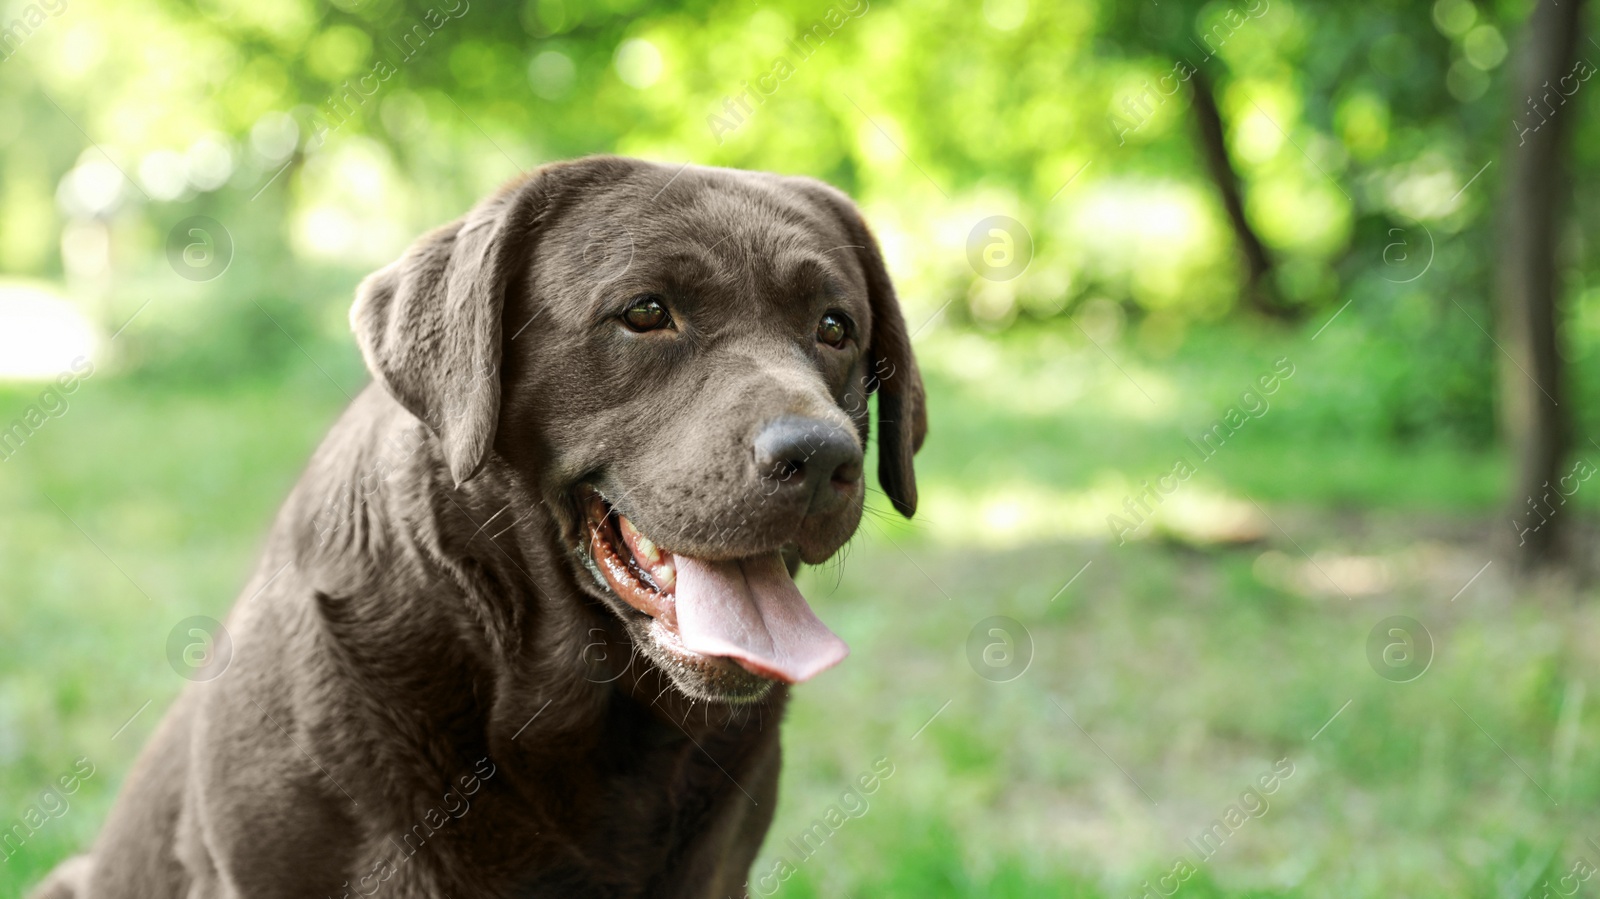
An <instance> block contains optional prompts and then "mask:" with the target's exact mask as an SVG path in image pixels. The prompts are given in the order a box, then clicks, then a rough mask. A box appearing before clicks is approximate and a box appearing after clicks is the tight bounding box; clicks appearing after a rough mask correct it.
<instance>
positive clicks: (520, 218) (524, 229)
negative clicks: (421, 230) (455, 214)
mask: <svg viewBox="0 0 1600 899" xmlns="http://www.w3.org/2000/svg"><path fill="white" fill-rule="evenodd" d="M543 180H544V179H543V176H542V175H535V176H533V177H532V178H529V179H527V180H526V181H523V182H522V183H520V184H514V185H511V186H508V187H507V188H505V189H503V190H501V191H500V192H499V193H497V194H495V195H494V196H492V197H490V198H489V199H487V200H484V201H483V202H482V203H479V204H478V206H477V207H476V208H474V209H473V210H472V211H471V212H469V213H468V214H467V215H466V216H464V217H462V218H460V219H458V220H456V221H454V222H452V223H450V224H448V225H445V226H444V227H442V228H439V229H436V230H434V231H433V232H431V233H429V234H427V235H424V236H423V237H421V238H419V239H418V240H417V241H416V243H413V244H412V245H411V246H410V248H408V249H407V250H406V252H405V255H403V256H401V257H400V259H398V260H397V261H395V262H392V263H390V264H389V265H387V266H385V267H384V268H382V269H379V270H378V271H376V272H374V273H372V274H371V275H368V276H367V278H366V280H364V281H362V282H361V286H360V287H359V288H357V290H356V302H355V305H354V306H352V307H351V309H350V324H351V327H352V328H354V330H355V333H356V341H357V342H358V343H359V344H360V345H361V353H362V355H363V356H364V357H366V361H367V368H369V369H371V371H372V375H373V377H374V378H376V379H377V380H378V381H379V383H381V384H382V385H383V386H384V388H385V389H387V390H388V391H389V393H390V395H392V396H393V397H394V398H395V399H396V400H397V401H399V403H400V404H401V405H402V406H404V407H405V408H406V410H407V411H409V412H410V413H411V414H412V415H415V416H416V417H417V418H418V419H420V420H421V421H422V422H423V423H424V424H426V425H427V426H428V427H429V428H431V429H432V430H433V432H434V434H435V435H437V436H438V438H439V444H440V446H441V447H443V449H444V455H445V461H446V462H447V463H448V464H449V466H450V474H451V476H452V477H454V478H455V482H456V485H457V486H460V485H461V484H462V483H464V482H466V481H467V480H468V479H470V478H471V477H472V476H473V475H475V474H477V472H478V470H479V469H480V468H482V467H483V463H484V461H485V460H486V459H487V458H488V455H489V448H490V446H492V445H493V444H494V435H495V430H496V429H497V428H498V426H499V422H500V335H501V320H502V313H503V311H504V308H505V295H506V290H507V288H508V286H509V285H510V283H511V282H512V280H513V278H514V275H515V273H516V271H517V269H518V268H519V267H520V266H522V265H523V264H524V260H526V259H527V258H528V257H527V254H528V246H527V244H528V243H529V242H530V238H531V237H532V235H533V232H534V229H535V227H536V225H537V223H538V220H539V218H540V215H541V213H542V211H543V209H544V205H545V204H544V191H543Z"/></svg>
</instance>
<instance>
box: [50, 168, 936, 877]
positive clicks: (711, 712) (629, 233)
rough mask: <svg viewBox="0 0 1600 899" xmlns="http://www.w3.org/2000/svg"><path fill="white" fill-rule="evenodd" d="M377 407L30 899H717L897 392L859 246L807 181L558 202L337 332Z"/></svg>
mask: <svg viewBox="0 0 1600 899" xmlns="http://www.w3.org/2000/svg"><path fill="white" fill-rule="evenodd" d="M351 321H352V323H353V325H354V328H355V333H356V337H357V340H358V341H359V343H360V345H361V350H362V352H363V354H364V355H365V357H366V361H367V364H368V366H369V368H370V369H371V371H372V374H373V378H374V382H375V383H373V384H372V385H370V386H368V387H367V388H366V389H365V390H364V391H363V392H362V393H361V395H360V396H359V397H357V398H356V399H355V401H354V402H353V403H352V404H351V406H350V408H349V409H348V410H347V411H346V412H345V413H344V415H343V416H342V418H341V419H340V420H339V422H338V424H337V425H335V426H334V428H333V431H332V432H331V433H330V434H329V435H328V437H327V439H326V441H325V442H324V443H323V445H322V447H321V448H320V449H319V450H318V451H317V453H316V455H315V456H314V457H313V459H312V461H311V464H310V467H309V468H308V470H307V471H306V473H305V475H304V476H303V477H302V479H301V481H300V483H299V485H298V486H297V487H296V488H295V490H294V492H293V493H292V494H291V496H290V497H289V500H288V501H287V503H286V504H285V505H284V507H283V510H282V512H281V513H280V515H279V517H278V520H277V524H276V526H275V527H274V529H273V531H272V533H271V536H270V538H269V540H268V545H267V548H266V551H265V554H264V557H263V559H262V561H261V564H260V568H259V570H258V573H257V575H256V576H255V578H254V580H253V581H252V582H251V584H249V585H248V586H247V588H246V590H245V593H244V597H245V598H244V599H243V600H242V601H241V602H240V603H239V604H238V605H237V606H236V607H235V609H234V610H233V612H232V614H231V616H230V617H229V619H228V622H227V629H228V631H229V632H230V633H231V635H232V643H233V656H232V663H231V666H230V667H228V668H227V670H226V671H225V672H224V673H223V674H222V675H221V676H220V677H217V678H216V679H214V680H210V681H207V682H203V683H194V684H191V685H190V687H189V688H188V689H187V690H186V691H185V692H184V693H183V694H182V695H181V696H180V698H179V699H178V701H177V703H176V704H175V705H174V706H173V708H172V709H171V711H170V712H169V713H168V714H167V716H166V718H165V720H164V721H163V722H162V723H161V725H160V727H159V729H158V730H157V731H156V733H155V735H154V736H153V737H152V738H151V741H150V745H149V746H148V747H147V748H146V749H145V752H144V754H143V755H142V756H141V758H140V759H139V761H138V763H137V764H136V766H135V767H134V769H133V770H132V772H131V773H130V774H129V776H128V779H127V783H126V784H125V785H124V787H123V792H122V795H121V797H120V798H119V800H118V802H117V804H116V806H115V807H114V809H113V810H112V812H111V815H110V818H109V821H108V822H107V824H106V827H105V831H104V833H103V834H102V836H101V838H100V841H99V843H98V844H97V845H96V846H95V848H94V850H93V852H92V853H91V854H90V855H88V856H82V857H79V858H77V859H74V860H72V861H70V862H68V863H66V864H64V865H63V866H62V867H61V868H60V869H58V871H57V872H56V873H55V874H53V875H52V877H51V879H50V880H49V881H48V882H47V883H46V884H45V885H43V886H42V887H41V888H40V891H39V893H38V894H37V895H39V896H44V897H51V899H56V897H79V899H84V897H87V899H122V897H128V899H169V897H172V899H175V897H190V899H200V897H206V899H210V897H229V899H232V897H241V899H306V897H324V896H326V897H332V899H342V897H353V896H357V895H360V896H375V895H380V894H381V895H382V896H384V897H386V899H421V897H447V896H448V897H456V899H465V897H526V899H532V897H563V899H564V897H571V896H585V897H587V896H607V897H624V896H627V897H651V899H661V897H719V899H721V897H726V896H730V895H734V896H742V895H745V894H746V886H745V880H746V877H747V873H748V871H749V869H750V865H751V863H752V861H753V859H754V858H755V854H756V851H757V850H758V849H759V847H760V845H761V840H762V837H763V835H764V834H765V832H766V830H767V827H768V825H769V823H770V822H771V819H772V813H773V806H774V805H775V803H776V798H777V783H778V767H779V744H778V723H779V720H780V719H781V718H782V715H783V708H784V703H785V699H786V695H787V686H788V685H790V684H795V683H799V682H800V681H803V680H806V679H807V678H809V677H811V676H813V675H815V674H816V673H818V672H819V671H822V670H823V669H825V668H827V667H829V666H830V665H833V664H835V663H837V662H838V661H839V660H840V659H842V658H843V657H844V655H845V652H846V649H845V646H844V643H843V642H842V641H841V640H840V639H839V638H838V637H837V636H835V635H834V634H833V633H832V632H831V631H830V630H828V628H827V627H825V626H824V625H823V624H822V623H821V622H820V621H819V620H818V619H817V617H816V616H815V615H814V614H812V612H811V609H810V607H809V606H808V605H807V604H806V601H805V599H804V598H803V597H801V595H800V593H799V591H798V590H797V589H796V588H795V585H794V581H793V579H792V575H793V572H794V570H795V568H796V567H797V566H798V564H799V563H800V562H805V563H811V564H815V563H819V562H822V561H824V560H825V559H827V558H829V557H830V556H832V555H833V554H834V553H835V552H836V551H837V550H838V549H839V548H840V547H841V546H842V545H843V544H844V543H845V541H846V540H848V539H849V538H850V536H851V534H852V533H853V532H854V531H855V529H856V526H857V525H858V523H859V521H860V518H861V512H862V501H863V494H864V493H865V491H866V489H867V487H866V482H865V480H864V478H863V476H862V458H863V447H864V446H865V444H866V442H867V432H868V413H867V395H868V394H870V393H874V392H875V393H876V394H877V397H878V422H879V434H878V440H879V449H878V477H879V481H880V483H881V485H882V487H883V490H884V493H885V494H887V497H888V499H889V501H890V502H891V503H892V504H893V505H894V507H895V508H896V509H898V510H899V511H900V512H901V513H903V514H905V515H908V516H909V515H911V514H912V512H913V511H914V510H915V508H916V503H917V494H916V485H915V481H914V479H913V473H912V454H913V453H914V452H915V451H916V450H917V448H918V447H919V446H920V444H921V442H922V439H923V435H924V433H925V431H926V419H925V413H924V403H923V390H922V383H921V380H920V378H919V376H918V373H917V367H916V363H915V361H914V360H913V358H912V354H911V346H910V338H909V335H908V334H907V332H906V327H905V323H904V321H903V319H902V318H901V315H900V311H899V308H898V305H897V301H896V299H895V294H894V289H893V287H892V286H891V285H890V282H889V277H888V274H887V273H886V271H885V269H884V264H883V260H882V257H881V256H880V255H879V251H878V248H877V245H876V244H875V242H874V241H873V238H872V236H871V235H870V233H869V232H868V230H867V228H866V226H865V225H864V224H863V223H862V220H861V217H860V216H859V214H858V213H857V212H856V211H855V209H854V207H853V206H852V204H851V203H850V201H849V200H848V199H846V197H845V196H844V195H843V194H841V193H839V192H838V191H836V190H834V189H832V188H830V187H828V186H826V185H824V184H821V183H820V182H817V181H812V180H809V179H805V178H789V177H779V176H776V175H769V174H760V173H754V172H739V171H730V170H724V169H711V168H700V167H694V166H687V167H684V168H681V169H680V168H674V167H667V166H660V165H654V164H650V163H645V162H638V161H634V160H627V159H617V158H609V157H603V158H590V159H583V160H579V161H575V162H568V163H562V164H556V165H551V166H548V167H545V168H543V169H541V170H539V171H538V172H536V173H535V174H533V175H531V176H528V177H526V178H523V179H520V180H518V181H516V182H514V183H512V184H510V185H508V186H507V187H506V188H504V189H503V190H501V191H500V192H499V193H498V194H496V195H495V196H493V197H491V198H489V199H487V200H485V201H484V202H482V203H481V204H479V205H478V206H477V207H476V208H474V209H473V210H472V211H471V212H470V213H468V214H467V215H466V216H465V217H464V218H462V219H459V220H457V221H455V222H453V223H451V224H449V225H447V226H445V227H443V228H440V229H439V230H437V231H434V232H433V233H431V234H429V235H427V236H426V237H423V238H422V239H421V240H419V241H418V242H417V243H416V244H415V245H413V246H412V247H411V248H410V249H409V250H408V251H407V252H406V254H405V255H404V256H403V257H402V258H401V259H400V260H399V261H397V262H395V263H393V264H391V265H390V266H388V267H387V268H384V269H382V270H380V271H378V272H377V273H375V274H373V275H372V276H370V277H369V278H367V279H366V281H364V282H363V283H362V285H361V287H360V289H359V292H358V296H357V299H356V303H355V307H354V309H353V311H352V313H351Z"/></svg>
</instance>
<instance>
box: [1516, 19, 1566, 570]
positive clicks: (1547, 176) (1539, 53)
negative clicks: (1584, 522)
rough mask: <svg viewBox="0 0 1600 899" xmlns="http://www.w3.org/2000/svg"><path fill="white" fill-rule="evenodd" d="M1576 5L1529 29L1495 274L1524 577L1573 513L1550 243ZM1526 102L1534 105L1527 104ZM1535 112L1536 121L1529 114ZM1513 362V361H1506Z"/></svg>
mask: <svg viewBox="0 0 1600 899" xmlns="http://www.w3.org/2000/svg"><path fill="white" fill-rule="evenodd" d="M1582 6H1583V2H1582V0H1562V2H1561V3H1560V4H1559V5H1557V4H1555V3H1544V2H1541V3H1539V4H1537V5H1536V6H1534V9H1533V13H1532V15H1531V16H1530V17H1529V19H1528V25H1527V32H1526V35H1525V37H1524V39H1523V44H1522V47H1521V54H1520V58H1519V59H1518V61H1517V62H1518V67H1517V71H1516V75H1515V78H1514V81H1513V84H1512V91H1511V103H1512V113H1513V115H1512V131H1513V135H1512V139H1511V141H1510V144H1509V147H1508V149H1507V152H1506V154H1505V156H1504V159H1505V167H1506V174H1505V195H1504V199H1503V204H1504V205H1503V209H1502V216H1501V223H1502V224H1501V229H1502V230H1501V235H1500V238H1501V239H1500V259H1499V270H1498V272H1497V275H1498V278H1497V282H1498V283H1497V285H1496V286H1497V290H1496V294H1497V297H1496V299H1497V303H1498V308H1497V312H1498V320H1499V331H1500V336H1501V345H1502V347H1503V348H1504V351H1505V352H1504V353H1503V354H1502V355H1501V357H1500V359H1501V364H1500V407H1501V408H1500V411H1501V419H1502V425H1503V427H1504V430H1505V436H1506V440H1507V443H1508V444H1509V446H1510V449H1511V451H1512V454H1513V465H1514V466H1515V469H1514V473H1513V477H1512V488H1511V491H1512V492H1511V499H1510V506H1511V518H1512V530H1513V532H1514V537H1513V539H1512V546H1513V553H1514V555H1515V557H1516V559H1517V562H1518V564H1519V566H1520V567H1521V568H1523V569H1528V568H1532V567H1536V566H1538V565H1540V564H1541V563H1544V562H1548V561H1550V560H1552V559H1554V558H1556V557H1558V556H1559V555H1560V554H1561V550H1562V539H1561V535H1562V533H1563V532H1564V531H1565V529H1566V525H1567V523H1568V522H1567V520H1568V519H1569V518H1570V517H1571V516H1572V515H1573V514H1575V510H1574V509H1571V508H1568V507H1565V506H1563V505H1562V503H1564V502H1565V498H1564V497H1563V496H1562V494H1561V493H1559V492H1558V491H1557V489H1556V486H1557V485H1558V484H1559V479H1560V476H1561V472H1560V470H1559V468H1560V465H1561V464H1562V461H1563V458H1564V457H1565V455H1566V453H1567V449H1568V441H1569V438H1570V435H1569V427H1568V421H1567V410H1566V409H1565V408H1564V407H1563V406H1562V405H1561V400H1562V398H1563V397H1564V396H1565V393H1566V391H1565V385H1564V383H1563V375H1562V365H1561V356H1560V354H1559V352H1558V351H1557V347H1556V340H1557V338H1556V325H1557V322H1558V318H1557V306H1558V304H1557V291H1558V289H1559V284H1558V282H1559V270H1558V268H1557V250H1556V243H1557V239H1558V232H1559V229H1560V222H1561V200H1562V198H1563V197H1564V195H1565V194H1566V193H1567V191H1568V189H1569V188H1568V183H1567V178H1566V176H1565V171H1564V169H1565V167H1564V165H1563V161H1564V160H1563V156H1564V153H1563V149H1564V146H1565V141H1564V137H1565V136H1566V133H1567V132H1568V130H1569V127H1570V120H1571V119H1572V117H1573V116H1575V115H1577V114H1578V104H1576V103H1574V104H1571V105H1566V101H1567V98H1568V95H1566V94H1564V93H1563V92H1562V90H1561V89H1560V87H1561V86H1562V84H1563V81H1562V79H1563V76H1568V77H1567V79H1566V80H1567V81H1568V82H1571V83H1572V84H1573V85H1574V88H1573V93H1576V91H1577V89H1578V87H1581V84H1580V83H1579V81H1578V79H1577V78H1575V77H1573V76H1571V73H1572V71H1573V62H1574V59H1575V55H1576V54H1575V51H1576V45H1577V41H1578V35H1579V31H1580V29H1579V25H1580V22H1581V20H1582ZM1530 101H1531V102H1530ZM1535 110H1537V111H1535ZM1508 357H1509V358H1508Z"/></svg>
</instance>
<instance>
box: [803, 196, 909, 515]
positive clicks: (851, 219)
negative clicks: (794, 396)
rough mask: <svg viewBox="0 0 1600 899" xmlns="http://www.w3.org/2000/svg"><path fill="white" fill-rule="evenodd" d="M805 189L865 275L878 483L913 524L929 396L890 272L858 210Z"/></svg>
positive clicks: (842, 200)
mask: <svg viewBox="0 0 1600 899" xmlns="http://www.w3.org/2000/svg"><path fill="white" fill-rule="evenodd" d="M803 183H804V184H805V185H806V186H807V187H809V188H811V189H812V190H811V192H812V194H813V195H814V196H818V197H819V199H821V201H822V202H823V204H824V206H825V208H827V209H829V210H830V211H831V212H832V213H833V215H834V216H836V217H837V218H838V219H839V221H840V223H841V224H842V225H843V226H844V230H845V233H846V234H847V235H848V236H849V238H850V243H851V245H852V248H853V249H854V250H855V252H856V259H857V260H859V261H860V263H861V267H862V269H863V271H864V272H865V274H866V279H867V301H868V303H869V304H870V305H871V307H872V322H871V325H870V327H869V328H868V330H869V332H870V338H869V340H868V344H869V345H868V346H867V364H868V367H869V368H868V372H867V391H868V392H869V393H871V392H873V391H876V392H877V394H878V482H879V483H881V484H882V485H883V492H884V493H886V494H888V496H889V502H891V503H893V504H894V507H895V509H896V510H898V511H899V512H900V514H901V515H904V516H906V517H907V518H910V517H911V516H912V515H913V514H915V513H916V511H917V473H916V470H915V469H914V468H913V467H912V461H911V457H912V456H913V455H915V454H916V452H917V450H919V449H921V448H922V441H923V440H924V439H925V438H926V437H927V436H928V409H927V400H926V394H925V392H924V390H923V387H922V374H921V373H920V372H918V371H917V360H916V357H915V356H913V355H912V353H911V335H910V333H908V332H907V330H906V322H905V318H904V317H902V316H901V314H900V301H899V299H898V298H896V296H895V292H894V283H893V282H891V281H890V280H889V269H888V267H887V266H885V265H884V264H883V252H882V251H881V250H879V249H878V241H877V239H876V238H874V237H873V236H872V231H871V230H870V229H868V228H867V223H866V222H865V221H864V220H863V219H862V218H861V213H860V212H858V211H856V208H855V204H854V203H852V202H850V200H849V198H847V197H846V196H845V195H844V194H842V193H840V192H839V191H838V190H836V189H834V188H832V187H830V186H828V185H826V184H823V183H821V182H819V181H811V180H810V179H804V181H803Z"/></svg>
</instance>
